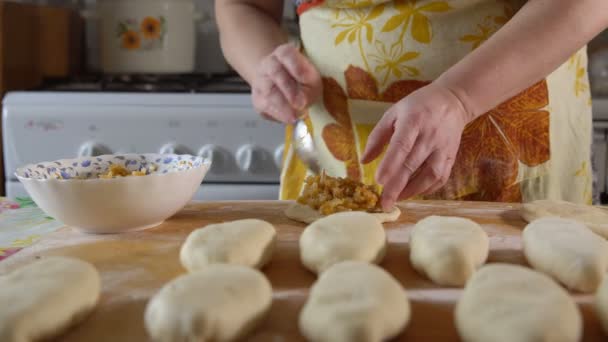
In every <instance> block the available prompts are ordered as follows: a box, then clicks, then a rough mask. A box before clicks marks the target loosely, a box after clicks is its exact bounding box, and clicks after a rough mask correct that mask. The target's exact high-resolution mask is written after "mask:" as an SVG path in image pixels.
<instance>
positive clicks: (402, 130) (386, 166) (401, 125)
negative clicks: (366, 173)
mask: <svg viewBox="0 0 608 342" xmlns="http://www.w3.org/2000/svg"><path fill="white" fill-rule="evenodd" d="M409 121H410V120H407V119H405V120H402V121H399V122H396V123H395V131H394V133H393V135H392V136H391V139H390V142H389V144H388V148H387V149H386V154H385V155H384V159H382V161H381V162H380V165H379V166H378V169H377V170H376V179H377V181H378V183H380V184H382V185H386V183H387V182H388V181H390V180H391V179H392V178H393V177H394V176H395V175H396V174H398V173H399V172H401V170H403V168H404V165H405V162H406V160H407V166H408V168H410V169H412V172H414V171H416V169H417V168H418V167H419V166H420V164H421V163H423V162H424V159H422V160H420V161H418V159H419V158H422V156H418V154H420V153H422V152H423V151H418V152H417V155H416V156H417V157H416V158H417V159H416V160H409V159H406V158H408V156H409V154H410V153H411V152H412V149H413V148H414V147H415V143H416V145H420V144H418V143H417V140H418V134H419V129H418V126H417V125H414V124H413V123H410V122H409ZM426 144H427V143H424V145H426ZM421 147H423V146H418V148H419V149H420V148H421ZM424 147H425V148H428V147H430V146H424ZM424 157H426V156H424ZM415 162H419V163H420V164H417V163H415ZM399 190H401V189H399Z"/></svg>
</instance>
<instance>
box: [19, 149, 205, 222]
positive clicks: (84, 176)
mask: <svg viewBox="0 0 608 342" xmlns="http://www.w3.org/2000/svg"><path fill="white" fill-rule="evenodd" d="M111 164H120V165H122V166H125V167H126V168H127V169H128V170H130V171H134V170H140V169H141V168H142V167H143V168H149V167H150V166H152V165H154V166H155V167H156V170H155V171H153V172H151V173H150V174H148V175H145V176H128V177H118V178H110V179H100V178H98V175H99V174H102V173H105V172H107V170H108V167H109V165H111ZM210 165H211V162H210V161H209V160H207V159H203V158H201V157H196V156H190V155H174V154H164V155H161V154H122V155H104V156H99V157H87V158H77V159H63V160H57V161H52V162H43V163H38V164H30V165H26V166H24V167H22V168H20V169H18V170H17V172H16V173H15V174H16V176H17V178H18V179H19V181H21V183H23V185H24V186H25V189H26V190H27V192H28V193H29V195H30V196H31V197H32V199H33V200H34V201H35V202H36V204H38V206H39V207H40V208H41V209H42V210H44V211H45V212H46V213H47V214H48V215H50V216H52V217H54V218H56V219H57V220H59V221H61V222H63V223H64V224H66V225H68V226H72V227H75V228H77V229H79V230H82V231H85V232H89V233H119V232H125V231H130V230H139V229H145V228H150V227H154V226H157V225H159V224H161V223H162V222H163V221H164V220H166V219H167V218H169V217H171V216H172V215H174V214H175V213H177V212H178V211H179V210H180V209H182V208H183V207H184V206H185V205H186V204H187V203H188V201H190V200H191V199H192V197H193V196H194V193H195V192H196V190H197V189H198V188H199V186H200V185H201V182H202V181H203V178H204V177H205V174H206V173H207V170H209V167H210Z"/></svg>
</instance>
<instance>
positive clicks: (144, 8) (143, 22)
mask: <svg viewBox="0 0 608 342" xmlns="http://www.w3.org/2000/svg"><path fill="white" fill-rule="evenodd" d="M83 15H84V16H85V17H90V18H94V19H96V20H97V23H98V26H97V27H98V32H99V33H98V35H99V42H100V44H99V47H100V54H101V56H100V57H101V58H100V61H101V69H102V71H103V72H105V73H155V74H158V73H189V72H192V71H193V70H194V56H195V44H196V39H195V36H196V28H195V22H196V21H197V20H199V19H201V16H200V14H199V13H198V12H196V10H195V6H194V2H193V0H98V1H97V4H96V8H95V9H94V10H92V11H85V12H84V13H83Z"/></svg>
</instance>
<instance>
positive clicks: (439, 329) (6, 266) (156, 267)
mask: <svg viewBox="0 0 608 342" xmlns="http://www.w3.org/2000/svg"><path fill="white" fill-rule="evenodd" d="M286 205H287V203H286V202H214V203H212V202H208V203H193V204H191V205H188V206H187V207H186V208H185V209H184V210H182V211H181V212H180V213H179V214H177V215H176V216H175V217H173V218H171V219H170V220H168V221H167V222H165V223H164V224H163V225H161V226H159V227H157V228H153V229H150V230H146V231H142V232H135V233H128V234H121V235H87V234H82V233H79V232H77V231H75V230H73V229H71V228H64V229H61V230H59V231H57V232H56V233H53V234H50V235H49V236H46V237H45V238H44V239H43V240H41V241H40V242H38V243H37V244H36V245H34V246H32V247H29V248H27V249H25V250H23V251H20V252H19V253H17V254H15V255H14V256H11V257H10V258H8V259H6V260H5V261H3V262H0V274H3V273H5V272H7V271H9V270H11V269H13V268H14V267H16V266H18V265H21V264H23V263H25V262H29V261H32V260H34V259H37V258H41V257H44V256H50V255H63V256H72V257H77V258H81V259H83V260H87V261H89V262H91V263H93V264H94V265H95V266H96V267H97V269H98V270H99V271H100V272H101V277H102V287H103V290H102V291H103V293H102V297H101V300H100V303H99V305H98V307H97V309H96V310H95V311H94V312H93V314H92V315H91V316H90V317H89V318H88V319H87V320H86V321H84V322H82V323H81V324H80V325H78V326H77V327H75V328H73V329H72V330H70V331H69V332H68V333H67V334H65V335H64V336H62V337H61V338H60V339H59V340H60V341H87V342H96V341H100V342H101V341H113V342H120V341H125V342H126V341H129V342H134V341H147V340H148V339H147V337H146V333H145V330H144V326H143V313H144V309H145V306H146V303H147V301H148V299H149V298H150V297H151V296H152V295H154V293H156V291H157V290H158V289H159V288H160V287H161V286H163V284H165V283H166V282H167V281H169V280H171V279H172V278H174V277H176V276H178V275H180V274H182V273H184V272H185V271H184V269H183V268H182V267H181V266H180V264H179V260H178V253H179V248H180V246H181V244H182V242H183V241H184V239H185V238H186V236H187V235H188V234H189V233H190V232H191V231H192V230H193V229H196V228H198V227H202V226H204V225H207V224H210V223H216V222H223V221H228V220H236V219H244V218H259V219H263V220H267V221H269V222H271V223H273V224H274V225H275V226H276V228H277V230H278V244H277V248H276V251H275V254H274V256H273V259H272V261H271V262H270V264H268V265H267V266H266V267H265V268H264V270H263V271H264V273H265V274H266V276H267V277H268V278H269V280H270V282H271V283H272V286H273V289H274V301H273V305H272V309H271V311H270V313H269V315H268V316H267V318H266V320H265V321H264V323H263V324H261V326H259V327H258V329H257V330H256V331H255V332H254V333H253V334H252V335H251V336H249V337H248V339H247V340H248V341H301V340H302V337H301V336H300V334H299V332H298V327H297V320H298V314H299V311H300V309H301V308H302V306H303V305H304V302H305V300H306V296H307V294H308V290H309V288H310V286H311V285H312V283H313V282H314V280H315V276H314V275H313V274H312V273H310V272H308V271H307V270H306V269H304V267H303V266H302V265H301V264H300V261H299V256H298V238H299V236H300V233H301V232H302V229H304V227H305V226H304V225H303V224H299V223H296V222H293V221H291V220H289V219H287V218H286V217H285V216H284V215H283V213H282V212H283V209H284V208H285V207H286ZM401 209H402V211H403V214H402V216H401V218H400V220H399V221H398V222H395V223H390V224H386V225H385V227H386V229H387V234H388V240H389V245H388V250H387V255H386V258H385V260H384V262H383V263H382V264H381V266H382V267H384V268H385V269H386V270H388V271H389V272H390V273H391V274H392V275H393V276H395V277H396V278H397V279H398V280H399V281H400V282H401V284H402V285H403V286H404V287H405V288H406V290H407V292H408V295H409V298H410V301H411V305H412V318H411V321H410V324H409V326H408V328H407V330H406V331H405V332H404V333H403V334H402V335H401V336H400V337H399V338H398V339H397V340H399V341H401V340H403V341H431V340H433V341H458V340H459V339H458V335H457V333H456V330H455V327H454V320H453V311H454V305H455V303H456V301H457V299H458V297H459V295H460V293H461V289H456V288H442V287H439V286H437V285H435V284H433V283H431V282H430V281H428V280H426V279H425V278H424V277H422V276H420V275H418V274H417V273H416V272H415V271H414V270H413V269H412V267H411V266H410V263H409V258H408V255H409V247H408V236H409V231H410V229H411V228H412V225H413V224H414V223H415V222H416V221H418V220H419V219H421V218H423V217H425V216H428V215H454V216H462V217H468V218H471V219H473V220H475V221H476V222H478V223H480V224H481V225H482V226H483V227H484V229H485V230H486V232H487V233H488V234H489V236H490V246H491V252H490V256H489V260H488V262H507V263H515V264H526V261H525V258H524V256H523V254H522V251H521V247H522V246H521V238H520V237H521V229H522V228H523V227H524V226H525V222H524V221H522V220H521V218H520V217H519V214H518V210H519V205H507V204H496V203H477V202H476V203H472V202H406V203H403V204H402V205H401ZM573 297H574V298H575V300H576V301H577V303H579V306H580V308H581V311H582V313H583V316H584V320H585V326H584V341H601V340H605V337H603V335H602V332H601V329H600V325H599V322H598V320H597V318H596V316H595V311H594V309H593V296H592V295H581V294H573Z"/></svg>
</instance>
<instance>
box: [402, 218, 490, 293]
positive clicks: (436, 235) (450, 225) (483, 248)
mask: <svg viewBox="0 0 608 342" xmlns="http://www.w3.org/2000/svg"><path fill="white" fill-rule="evenodd" d="M488 249H489V239H488V235H487V234H486V232H485V231H484V230H483V229H482V228H481V226H480V225H478V224H477V223H475V222H473V221H471V220H469V219H465V218H460V217H445V216H429V217H427V218H425V219H422V220H420V221H418V223H416V225H415V226H414V229H413V230H412V232H411V234H410V261H411V263H412V266H414V268H415V269H416V270H417V271H418V272H420V273H422V274H425V275H426V276H427V277H429V278H430V279H431V280H432V281H433V282H435V283H437V284H439V285H445V286H464V284H465V283H466V282H467V280H468V279H469V278H470V277H471V276H472V275H473V272H475V270H476V269H477V268H478V267H479V266H481V265H483V263H484V262H485V261H486V259H487V257H488Z"/></svg>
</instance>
